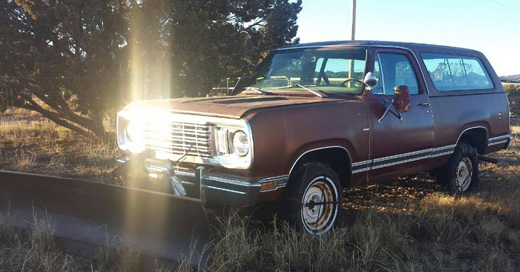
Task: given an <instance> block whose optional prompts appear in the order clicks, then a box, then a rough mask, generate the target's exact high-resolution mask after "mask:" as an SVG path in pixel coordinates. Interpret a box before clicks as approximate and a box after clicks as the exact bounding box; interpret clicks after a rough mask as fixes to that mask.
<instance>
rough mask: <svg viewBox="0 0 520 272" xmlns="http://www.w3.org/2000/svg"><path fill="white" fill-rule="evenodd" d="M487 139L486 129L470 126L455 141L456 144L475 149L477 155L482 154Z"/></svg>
mask: <svg viewBox="0 0 520 272" xmlns="http://www.w3.org/2000/svg"><path fill="white" fill-rule="evenodd" d="M488 139H489V132H488V128H487V127H485V126H481V125H479V126H472V127H468V128H466V129H464V130H463V131H462V132H461V133H460V135H459V138H458V139H457V142H456V144H458V143H461V142H462V143H467V144H469V145H471V146H473V147H475V148H476V149H477V152H478V153H479V154H484V152H485V151H486V148H487V144H488Z"/></svg>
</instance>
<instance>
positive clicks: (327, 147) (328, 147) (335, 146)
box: [289, 145, 352, 175]
mask: <svg viewBox="0 0 520 272" xmlns="http://www.w3.org/2000/svg"><path fill="white" fill-rule="evenodd" d="M331 148H339V149H342V150H344V151H345V152H346V153H347V155H348V158H349V160H350V161H351V162H352V157H351V156H350V153H349V152H348V150H347V149H346V148H345V147H343V146H339V145H331V146H324V147H318V148H313V149H309V150H307V151H305V152H303V153H302V154H301V155H300V156H299V157H298V158H297V159H296V160H295V161H294V163H293V165H292V166H291V170H289V175H290V174H291V173H292V171H293V170H294V167H295V166H296V164H297V163H298V161H299V160H300V159H301V158H302V157H303V156H305V154H307V153H310V152H313V151H318V150H323V149H331Z"/></svg>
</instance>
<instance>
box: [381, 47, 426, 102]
mask: <svg viewBox="0 0 520 272" xmlns="http://www.w3.org/2000/svg"><path fill="white" fill-rule="evenodd" d="M378 55H379V60H380V61H381V68H382V76H383V85H384V87H383V90H384V92H385V95H393V94H394V87H395V86H400V85H406V86H408V91H409V92H410V94H418V93H419V84H418V81H417V75H416V74H415V71H414V69H413V66H412V63H411V62H410V60H409V59H408V58H407V57H406V56H405V55H401V54H391V53H381V54H378Z"/></svg>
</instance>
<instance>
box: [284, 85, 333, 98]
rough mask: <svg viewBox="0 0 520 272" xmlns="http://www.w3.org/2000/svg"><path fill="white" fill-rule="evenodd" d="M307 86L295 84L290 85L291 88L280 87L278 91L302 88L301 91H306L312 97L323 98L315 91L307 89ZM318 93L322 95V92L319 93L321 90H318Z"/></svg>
mask: <svg viewBox="0 0 520 272" xmlns="http://www.w3.org/2000/svg"><path fill="white" fill-rule="evenodd" d="M307 86H312V85H307ZM307 86H305V85H301V84H299V83H298V84H295V85H292V86H287V87H282V88H280V89H290V88H302V89H304V90H306V91H308V92H311V93H313V94H314V95H316V96H318V97H319V98H323V95H322V94H320V93H319V92H317V91H314V90H311V89H309V88H307ZM319 91H320V92H322V93H323V91H321V90H319Z"/></svg>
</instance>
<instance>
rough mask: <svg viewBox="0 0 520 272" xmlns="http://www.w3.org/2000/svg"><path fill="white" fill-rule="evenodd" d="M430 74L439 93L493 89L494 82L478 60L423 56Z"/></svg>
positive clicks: (437, 55)
mask: <svg viewBox="0 0 520 272" xmlns="http://www.w3.org/2000/svg"><path fill="white" fill-rule="evenodd" d="M421 56H422V59H423V61H424V65H425V66H426V69H428V74H429V75H430V78H431V80H432V82H433V85H434V86H435V89H437V90H438V91H464V90H488V89H493V88H494V86H493V82H492V81H491V78H490V77H489V74H488V73H487V71H486V69H485V68H484V66H483V65H482V62H480V60H479V59H478V58H474V57H466V56H457V55H444V54H431V53H423V54H421Z"/></svg>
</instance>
